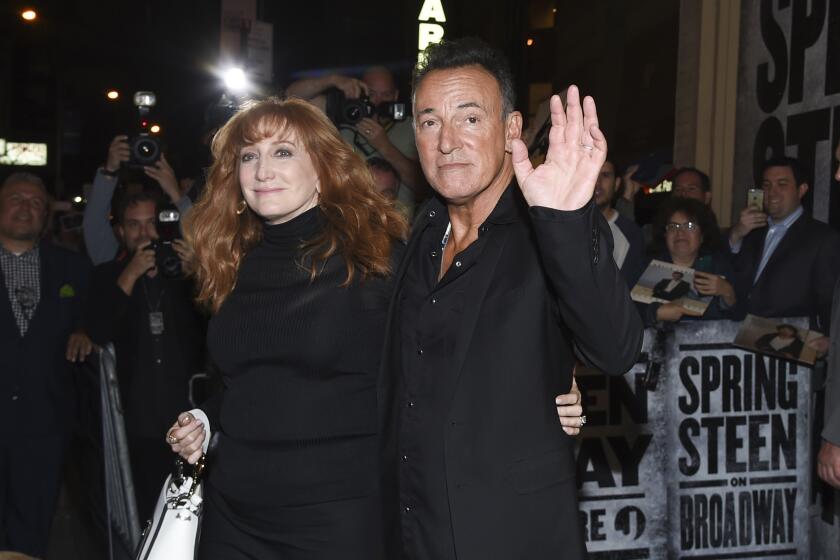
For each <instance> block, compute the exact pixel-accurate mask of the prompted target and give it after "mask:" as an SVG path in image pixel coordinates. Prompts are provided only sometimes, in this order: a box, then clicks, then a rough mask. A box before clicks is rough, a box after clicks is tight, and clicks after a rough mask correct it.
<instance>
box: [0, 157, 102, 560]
mask: <svg viewBox="0 0 840 560" xmlns="http://www.w3.org/2000/svg"><path fill="white" fill-rule="evenodd" d="M47 214H48V196H47V190H46V187H45V186H44V183H43V182H42V181H41V179H40V178H39V177H37V176H35V175H32V174H30V173H14V174H12V175H11V176H9V178H7V179H6V181H5V182H4V183H3V185H2V187H0V267H2V271H3V273H2V274H0V550H3V549H8V550H15V551H18V552H24V553H26V554H29V555H32V556H37V557H43V556H44V553H45V551H46V546H47V538H48V535H49V528H50V522H51V520H52V516H53V511H54V509H55V503H56V498H57V497H58V490H59V486H60V481H61V470H62V465H63V459H64V452H65V449H66V447H67V443H68V441H69V439H70V431H71V428H72V426H73V421H74V407H75V396H74V391H73V380H72V377H71V364H70V362H71V361H77V360H82V359H84V357H85V356H86V355H87V354H88V353H89V352H90V349H91V345H90V340H89V339H88V338H87V337H86V336H85V335H84V334H82V333H81V332H79V329H80V326H81V310H82V299H83V297H84V294H85V291H86V288H87V281H88V273H89V265H88V264H87V261H86V260H85V259H84V258H82V257H81V256H79V255H76V254H75V253H72V252H70V251H67V250H66V249H61V248H59V247H54V246H51V245H49V244H47V243H44V242H41V234H42V232H43V229H44V222H45V220H46V217H47Z"/></svg>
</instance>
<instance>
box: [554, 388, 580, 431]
mask: <svg viewBox="0 0 840 560" xmlns="http://www.w3.org/2000/svg"><path fill="white" fill-rule="evenodd" d="M554 404H556V405H557V416H558V417H560V424H561V425H562V426H563V431H564V432H566V433H567V434H569V435H570V436H576V435H578V434H579V433H580V429H581V428H582V427H583V424H584V423H585V422H586V420H585V419H584V416H583V406H582V405H581V402H580V390H579V389H578V386H577V381H575V378H574V377H572V388H571V389H570V390H569V392H568V393H566V394H565V395H558V396H557V398H555V399H554Z"/></svg>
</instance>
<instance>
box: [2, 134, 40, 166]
mask: <svg viewBox="0 0 840 560" xmlns="http://www.w3.org/2000/svg"><path fill="white" fill-rule="evenodd" d="M0 165H31V166H37V167H42V166H44V165H47V145H46V144H43V143H40V142H7V141H6V139H5V138H0Z"/></svg>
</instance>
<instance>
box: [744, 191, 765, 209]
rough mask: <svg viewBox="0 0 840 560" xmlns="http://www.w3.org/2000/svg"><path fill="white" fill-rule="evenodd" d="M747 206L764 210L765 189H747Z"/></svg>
mask: <svg viewBox="0 0 840 560" xmlns="http://www.w3.org/2000/svg"><path fill="white" fill-rule="evenodd" d="M747 206H751V207H752V208H755V209H756V210H764V189H747Z"/></svg>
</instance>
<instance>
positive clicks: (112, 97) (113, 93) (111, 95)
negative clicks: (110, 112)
mask: <svg viewBox="0 0 840 560" xmlns="http://www.w3.org/2000/svg"><path fill="white" fill-rule="evenodd" d="M106 95H107V96H108V99H110V100H111V101H115V100H117V99H119V98H120V92H118V91H117V90H115V89H112V90H110V91H109V92H108V93H107V94H106Z"/></svg>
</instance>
